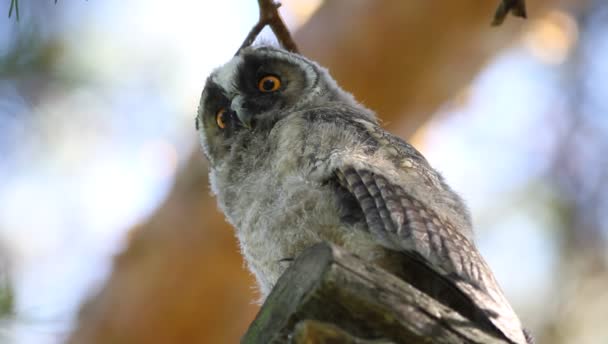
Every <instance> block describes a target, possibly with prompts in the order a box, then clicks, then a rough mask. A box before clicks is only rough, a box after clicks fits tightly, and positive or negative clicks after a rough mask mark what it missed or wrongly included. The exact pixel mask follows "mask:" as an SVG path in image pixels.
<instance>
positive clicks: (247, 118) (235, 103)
mask: <svg viewBox="0 0 608 344" xmlns="http://www.w3.org/2000/svg"><path fill="white" fill-rule="evenodd" d="M231 108H232V110H233V111H234V112H236V116H237V117H238V118H239V121H240V122H241V124H242V125H243V126H244V127H245V128H247V129H251V121H252V119H253V115H252V114H251V112H249V111H247V110H246V109H244V107H243V98H242V97H241V96H236V97H234V98H233V99H232V104H231Z"/></svg>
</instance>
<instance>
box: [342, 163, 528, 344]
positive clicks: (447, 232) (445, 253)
mask: <svg viewBox="0 0 608 344" xmlns="http://www.w3.org/2000/svg"><path fill="white" fill-rule="evenodd" d="M334 172H335V175H336V177H337V180H338V183H339V184H340V185H341V187H342V188H344V189H346V191H347V192H349V193H350V194H351V195H352V196H353V197H354V199H355V200H356V202H357V203H358V205H359V207H360V209H361V212H362V213H363V217H364V218H365V221H366V222H367V227H368V230H369V231H370V232H371V233H372V235H373V236H374V237H375V238H376V240H378V241H379V243H380V244H382V245H383V246H385V247H387V248H389V249H393V250H397V251H401V252H403V253H405V254H407V255H409V257H410V258H413V260H415V261H416V262H417V263H418V264H419V265H422V266H424V268H425V269H426V270H433V271H435V272H436V273H438V274H439V275H440V276H441V278H442V280H443V282H444V284H445V283H447V284H451V285H454V286H456V288H457V289H458V290H459V291H460V292H462V293H463V294H464V295H466V297H468V298H469V299H470V300H471V301H472V303H473V304H474V306H476V307H478V308H479V310H480V311H481V312H483V313H484V314H485V315H486V316H487V318H488V319H489V320H490V322H491V323H492V324H493V325H494V326H495V327H496V328H498V329H499V330H500V331H501V332H502V333H503V334H505V336H506V337H507V338H509V339H511V340H512V341H513V342H515V343H525V339H524V337H523V333H522V327H521V324H520V322H519V319H518V318H517V316H516V315H515V312H514V311H513V310H512V308H511V306H510V305H509V303H508V301H507V300H506V299H505V297H504V295H503V293H502V291H501V290H500V287H499V286H498V284H497V282H496V281H495V279H494V276H493V275H492V272H491V270H490V268H489V267H488V265H487V264H486V263H485V261H484V260H483V258H482V257H481V255H480V254H479V252H478V251H477V249H476V248H475V246H474V245H473V243H471V242H470V241H469V239H467V238H466V237H465V236H464V235H463V234H462V233H461V232H460V231H458V230H457V229H456V228H453V226H452V224H450V223H447V222H446V221H442V220H441V219H440V218H439V217H438V216H437V214H435V213H434V212H433V211H432V210H431V209H428V208H427V207H425V206H424V204H422V203H421V202H419V201H418V200H416V199H415V198H414V197H412V196H411V195H410V194H408V193H407V192H406V191H405V190H404V188H403V187H401V186H399V185H396V184H394V183H392V182H391V181H390V180H389V178H388V177H387V176H385V175H383V174H382V172H379V171H377V170H372V169H371V168H370V169H366V168H364V167H361V165H360V164H358V166H357V167H356V166H354V165H349V164H343V165H342V166H338V167H337V169H336V170H335V171H334Z"/></svg>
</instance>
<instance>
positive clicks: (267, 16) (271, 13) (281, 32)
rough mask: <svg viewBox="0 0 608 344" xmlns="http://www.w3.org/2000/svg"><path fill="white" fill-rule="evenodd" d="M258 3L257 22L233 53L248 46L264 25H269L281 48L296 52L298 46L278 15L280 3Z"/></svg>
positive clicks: (259, 0) (261, 1) (264, 1)
mask: <svg viewBox="0 0 608 344" xmlns="http://www.w3.org/2000/svg"><path fill="white" fill-rule="evenodd" d="M258 5H259V7H260V17H259V19H258V22H257V23H256V24H255V25H254V26H253V28H251V31H249V34H248V35H247V37H246V38H245V41H243V44H241V47H240V48H239V50H238V51H237V52H236V54H235V55H238V54H239V53H240V52H241V50H242V49H244V48H246V47H248V46H250V45H251V44H252V43H253V41H255V39H256V37H257V36H258V35H259V34H260V32H262V30H263V29H264V27H265V26H266V25H268V26H270V28H271V29H272V32H274V35H275V36H276V37H277V40H278V41H279V44H281V45H282V46H283V48H285V49H286V50H288V51H291V52H294V53H298V47H297V46H296V43H295V42H294V41H293V39H292V38H291V33H290V32H289V29H287V26H286V25H285V23H284V22H283V19H281V16H280V15H279V7H281V4H280V3H278V2H274V1H273V0H258Z"/></svg>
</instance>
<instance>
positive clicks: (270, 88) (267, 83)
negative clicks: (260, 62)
mask: <svg viewBox="0 0 608 344" xmlns="http://www.w3.org/2000/svg"><path fill="white" fill-rule="evenodd" d="M280 87H281V79H279V78H278V77H276V76H274V75H266V76H265V77H263V78H261V79H260V81H259V82H258V90H260V91H262V92H274V91H276V90H278V89H279V88H280Z"/></svg>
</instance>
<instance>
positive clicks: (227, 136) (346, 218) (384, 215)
mask: <svg viewBox="0 0 608 344" xmlns="http://www.w3.org/2000/svg"><path fill="white" fill-rule="evenodd" d="M277 84H278V86H277ZM199 124H200V125H201V126H202V130H201V140H202V144H203V148H204V150H205V154H206V155H207V157H208V159H209V161H210V180H211V186H212V190H213V192H214V193H215V194H216V195H217V198H218V203H219V205H220V208H221V209H222V210H223V212H224V213H225V215H226V217H227V219H228V220H229V222H230V223H231V224H232V225H233V226H234V227H235V229H236V234H237V237H238V239H239V242H240V246H241V251H242V253H243V255H244V256H245V259H246V261H247V264H248V266H249V268H250V270H251V271H252V272H253V273H254V274H255V276H256V278H257V281H258V284H259V285H260V291H261V294H262V297H263V298H264V297H266V296H267V294H268V293H269V292H270V290H271V289H272V287H273V285H274V284H275V283H276V281H277V279H278V278H279V276H280V275H281V274H282V273H283V271H284V270H285V269H286V267H287V266H288V264H289V262H288V261H287V260H288V259H291V258H295V257H296V256H298V254H299V253H301V252H302V251H303V250H304V249H306V248H307V247H310V246H311V245H313V244H315V243H318V242H320V241H329V242H333V243H335V244H337V245H340V246H342V247H344V248H346V249H347V250H349V251H351V252H353V253H355V254H357V255H359V256H360V257H362V258H363V259H366V260H368V261H370V262H372V263H375V264H378V265H380V266H382V267H383V268H385V269H387V270H388V271H390V272H392V273H394V274H396V275H397V276H400V277H402V278H404V279H406V280H408V282H411V283H413V284H414V285H416V286H417V287H419V288H420V289H421V290H423V291H425V292H427V293H429V294H434V293H437V295H433V296H439V297H440V300H442V301H443V302H445V303H447V304H449V305H451V306H456V305H458V308H457V309H459V310H461V311H462V312H463V313H464V314H465V315H468V316H473V314H482V315H483V316H484V317H487V318H488V320H489V321H490V323H491V324H492V325H493V326H495V327H496V328H498V329H499V330H500V331H501V332H502V333H503V334H505V336H506V337H507V338H509V339H510V340H512V341H513V342H516V343H524V342H525V340H524V337H523V334H522V330H521V325H520V323H519V320H518V318H517V316H516V315H515V313H514V312H513V310H512V309H511V307H510V306H509V304H508V302H507V301H506V299H505V298H504V296H503V294H502V291H501V290H500V288H499V287H498V284H497V283H496V281H495V279H494V277H493V275H492V273H491V271H490V270H489V268H488V266H487V265H486V263H485V262H484V261H483V259H482V258H481V256H480V255H479V253H478V252H477V250H476V249H475V246H474V244H473V238H472V230H471V223H470V219H469V215H468V212H467V210H466V207H465V206H464V204H463V202H462V201H461V200H460V198H459V197H458V196H457V195H456V194H455V193H454V192H453V191H452V190H451V189H450V188H449V187H448V186H447V185H446V184H445V183H444V182H443V179H442V178H441V176H440V175H439V174H438V173H437V172H436V171H435V170H433V169H432V168H431V167H430V166H429V164H428V163H427V161H426V160H425V159H424V157H422V155H421V154H420V153H418V152H417V151H416V150H415V149H414V148H413V147H412V146H410V145H409V144H407V143H406V142H404V141H402V140H401V139H399V138H397V137H395V136H393V135H391V134H389V133H388V132H386V131H384V130H383V129H382V128H381V127H380V126H379V124H378V122H377V120H376V118H375V115H374V114H373V113H372V112H371V111H370V110H368V109H366V108H364V107H363V106H361V105H360V104H358V103H357V102H356V101H355V100H354V99H353V98H352V96H351V95H350V94H348V93H346V92H344V91H343V90H342V89H340V88H339V87H338V86H337V85H336V84H335V82H334V81H333V79H331V77H330V76H329V74H328V73H327V72H326V71H325V70H324V69H323V68H321V67H319V66H318V65H317V64H315V63H314V62H311V61H309V60H307V59H305V58H303V57H301V56H299V55H296V54H292V53H288V52H286V51H283V50H281V49H276V48H270V47H255V48H248V49H245V50H244V51H243V52H241V53H240V54H239V55H238V56H236V57H235V58H233V60H231V61H230V62H229V63H227V64H226V65H224V66H222V67H220V68H219V69H218V70H216V71H215V72H214V73H213V74H212V75H211V77H210V78H209V79H208V81H207V85H206V87H205V90H204V91H203V95H202V98H201V106H200V109H199V115H198V117H197V125H199ZM428 271H432V274H431V275H436V276H438V277H437V278H432V280H433V282H432V283H429V282H428V281H427V282H424V281H423V282H420V281H418V279H421V278H426V277H425V276H426V275H429V274H428V273H427V272H428ZM418 277H420V278H418ZM446 295H447V296H446ZM463 304H464V306H463ZM469 308H474V309H475V310H474V311H469Z"/></svg>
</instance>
